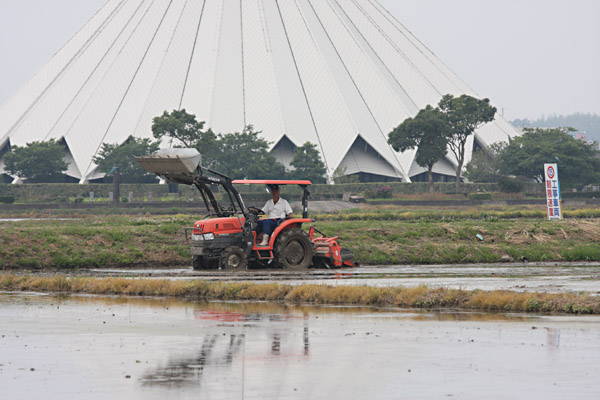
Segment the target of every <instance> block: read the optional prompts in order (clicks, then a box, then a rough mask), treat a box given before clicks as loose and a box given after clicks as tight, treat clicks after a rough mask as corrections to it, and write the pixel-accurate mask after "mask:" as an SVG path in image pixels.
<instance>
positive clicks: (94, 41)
mask: <svg viewBox="0 0 600 400" xmlns="http://www.w3.org/2000/svg"><path fill="white" fill-rule="evenodd" d="M446 93H451V94H454V95H460V94H463V93H465V94H469V95H473V96H476V94H475V93H474V92H473V91H472V90H471V89H470V88H469V87H468V86H467V85H466V84H465V83H464V82H463V81H462V80H461V79H460V78H459V77H458V76H456V74H454V73H453V72H452V71H451V70H450V69H449V68H448V67H447V66H446V65H445V64H444V63H443V62H442V61H441V60H439V59H438V58H437V57H436V56H435V55H434V54H433V53H432V52H431V51H429V50H428V49H427V48H426V47H425V46H424V45H423V44H422V43H421V42H419V40H418V39H417V38H415V37H414V36H413V35H412V34H411V33H410V32H409V31H408V30H407V29H406V28H405V27H404V26H402V25H401V24H400V23H399V22H398V21H397V20H396V19H394V18H393V17H392V16H391V15H390V14H389V13H388V12H387V11H386V10H384V9H383V8H382V7H381V5H379V4H378V3H377V1H376V0H286V1H278V0H244V1H225V0H136V1H134V0H108V1H107V2H106V3H105V5H104V6H103V7H102V8H101V9H100V10H99V11H98V12H97V13H96V14H95V15H94V16H93V17H92V18H91V19H90V20H89V21H88V23H87V24H85V25H84V26H83V27H82V28H81V29H80V30H79V31H78V32H77V33H76V34H75V35H74V36H73V38H71V39H70V40H69V41H68V42H67V43H66V44H65V45H64V46H63V47H62V48H61V49H59V51H58V52H57V53H56V54H55V55H54V56H53V57H52V58H51V59H50V60H49V61H48V63H47V64H46V65H45V66H44V67H43V68H41V69H40V70H39V71H38V72H37V73H36V74H35V75H34V76H33V77H32V78H31V79H30V80H29V81H28V82H27V83H26V84H25V85H24V86H23V87H22V88H21V89H20V90H19V91H18V92H17V93H16V94H15V95H14V96H13V97H12V98H11V99H10V100H9V101H8V102H7V103H5V104H4V105H3V107H2V108H0V143H2V142H4V141H6V140H7V139H8V138H10V140H11V143H14V144H17V145H24V144H25V143H27V142H30V141H34V140H47V139H50V138H54V139H59V138H62V137H64V139H65V141H66V143H67V144H68V146H69V149H70V151H71V154H72V160H73V161H72V164H73V165H72V168H70V169H69V171H68V174H69V175H71V176H74V177H76V178H81V180H82V181H85V180H86V179H89V178H90V177H94V176H98V175H97V174H96V172H95V169H96V167H95V165H94V164H93V162H92V158H93V157H94V155H96V154H97V152H98V151H99V149H100V148H101V146H102V144H103V143H123V142H124V141H125V140H126V139H127V138H128V137H129V136H131V135H134V136H136V137H151V124H152V118H153V117H155V116H158V115H161V114H162V112H163V111H165V110H167V111H171V110H174V109H180V108H185V109H186V110H187V111H188V112H190V113H192V114H195V115H196V116H197V118H198V120H199V121H206V125H205V127H206V128H211V129H213V131H215V132H217V133H228V132H235V131H241V130H242V129H243V128H244V126H245V125H249V124H251V125H254V127H255V129H256V130H257V131H261V132H262V137H263V138H265V139H266V140H267V141H268V142H270V146H271V148H273V146H275V145H276V144H277V143H278V142H279V141H280V140H281V139H282V138H283V137H284V136H285V137H286V138H288V139H289V141H290V142H291V143H293V144H294V145H296V146H299V145H302V144H304V143H305V142H307V141H309V142H312V143H314V144H316V145H317V147H318V149H319V150H320V151H321V153H322V158H323V160H324V161H325V162H326V164H327V170H328V174H329V175H332V174H333V171H334V170H335V169H336V168H337V167H338V166H340V165H341V166H346V167H347V168H348V172H349V173H351V172H352V171H354V172H365V173H372V174H377V175H384V176H393V177H402V178H403V179H405V180H409V176H410V175H412V174H413V172H414V158H415V154H416V150H410V151H407V152H404V153H402V154H400V153H397V152H395V151H393V149H392V148H391V147H390V146H389V145H388V143H387V135H388V133H389V132H390V131H391V130H392V129H393V128H394V127H396V126H397V125H398V124H400V123H401V122H402V121H404V120H405V119H406V118H407V117H410V116H414V115H415V114H416V113H417V111H418V109H420V108H422V107H424V106H425V105H427V104H431V105H435V104H437V103H438V101H439V99H440V98H441V97H442V95H444V94H446ZM517 134H518V132H517V131H516V130H515V129H514V128H513V127H512V126H511V125H510V124H509V123H507V122H506V121H505V120H504V119H502V118H501V117H500V116H496V120H495V121H494V122H492V123H489V124H487V125H485V126H483V127H481V128H480V129H479V130H478V131H477V132H476V137H477V140H478V141H479V143H481V144H483V145H484V146H486V145H490V144H492V143H495V142H498V141H501V140H503V141H506V140H507V139H508V138H509V137H512V136H515V135H517ZM286 140H287V139H286ZM469 140H470V142H469V144H468V147H469V149H468V150H469V151H468V154H467V155H466V160H467V161H468V160H469V159H470V157H471V153H470V151H471V148H472V143H473V140H474V138H470V139H469ZM357 143H359V144H360V145H361V146H363V147H365V148H366V149H367V150H364V149H363V151H359V150H357V148H356V146H358V145H357ZM353 145H354V147H353ZM286 152H287V153H286V155H285V157H284V158H286V159H287V158H289V156H290V154H291V153H290V149H288V148H287V147H286ZM282 157H283V156H282ZM448 159H449V162H450V164H451V163H452V162H455V160H453V157H452V156H451V155H449V156H448ZM447 167H448V166H447V165H445V166H444V168H442V169H440V171H442V170H443V171H446V172H448V171H449V170H448V168H447ZM436 168H438V167H436Z"/></svg>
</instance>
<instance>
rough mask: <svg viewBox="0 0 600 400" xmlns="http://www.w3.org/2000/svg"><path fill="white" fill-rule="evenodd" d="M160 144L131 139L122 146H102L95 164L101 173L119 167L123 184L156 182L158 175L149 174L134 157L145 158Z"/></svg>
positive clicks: (149, 140)
mask: <svg viewBox="0 0 600 400" xmlns="http://www.w3.org/2000/svg"><path fill="white" fill-rule="evenodd" d="M158 145H159V142H158V141H155V142H153V141H152V140H151V139H138V138H134V137H130V138H129V139H127V141H126V142H125V143H123V144H122V145H119V144H116V143H115V144H110V143H104V144H102V148H101V150H100V152H99V153H98V155H97V156H96V157H94V159H93V160H94V163H96V165H98V170H99V171H101V172H105V173H107V172H109V171H110V170H111V169H112V168H113V167H119V173H120V175H121V182H123V183H150V182H155V181H156V175H154V174H148V173H147V172H146V171H144V170H143V169H142V167H141V166H140V164H138V162H137V161H135V159H134V158H133V157H134V156H145V155H148V154H152V153H154V152H155V151H157V150H158Z"/></svg>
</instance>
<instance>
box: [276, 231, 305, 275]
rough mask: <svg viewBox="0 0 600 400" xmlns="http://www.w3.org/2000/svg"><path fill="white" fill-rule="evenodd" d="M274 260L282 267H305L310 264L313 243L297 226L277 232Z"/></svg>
mask: <svg viewBox="0 0 600 400" xmlns="http://www.w3.org/2000/svg"><path fill="white" fill-rule="evenodd" d="M274 250H275V260H276V261H277V263H278V264H279V265H280V266H281V267H282V268H284V269H305V268H308V267H309V266H310V265H311V264H312V259H313V256H314V253H315V252H314V248H313V243H312V242H311V241H310V239H309V238H308V236H307V235H306V233H304V231H302V229H299V228H293V229H288V230H286V231H283V232H281V233H280V234H279V237H278V238H277V241H276V243H275V249H274Z"/></svg>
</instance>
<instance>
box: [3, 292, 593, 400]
mask: <svg viewBox="0 0 600 400" xmlns="http://www.w3.org/2000/svg"><path fill="white" fill-rule="evenodd" d="M598 361H600V318H599V317H581V316H579V317H570V316H569V317H567V316H526V315H520V314H488V313H468V312H424V311H415V310H395V309H394V310H390V309H372V308H359V307H310V306H288V305H283V304H269V303H222V302H211V303H207V302H204V303H196V302H186V301H179V300H175V299H160V298H156V299H154V298H128V297H95V296H62V297H57V296H50V295H38V294H33V293H29V294H28V293H25V294H22V293H19V294H16V293H2V294H0V387H1V388H2V396H1V397H2V398H14V399H17V398H38V397H40V398H44V399H55V398H56V399H58V398H60V399H65V398H86V399H106V398H111V399H138V398H139V399H164V398H169V397H171V398H178V399H179V398H181V399H188V398H190V399H191V398H194V399H196V398H212V399H214V398H217V399H221V398H223V399H230V398H241V399H307V398H310V399H333V398H345V399H364V398H372V399H397V398H411V399H419V398H427V399H429V398H460V399H481V398H491V397H493V398H497V399H513V398H547V399H564V398H596V397H597V396H598V394H599V393H600V381H599V380H598V379H597V376H598V374H599V373H600V363H599V362H598Z"/></svg>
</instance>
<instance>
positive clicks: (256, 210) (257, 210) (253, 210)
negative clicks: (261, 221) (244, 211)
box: [248, 206, 265, 215]
mask: <svg viewBox="0 0 600 400" xmlns="http://www.w3.org/2000/svg"><path fill="white" fill-rule="evenodd" d="M248 211H250V212H251V213H252V214H255V215H265V212H264V211H263V210H261V209H260V208H256V207H252V206H250V207H248Z"/></svg>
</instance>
